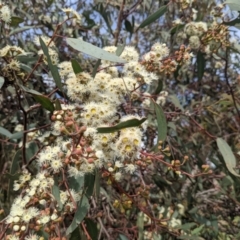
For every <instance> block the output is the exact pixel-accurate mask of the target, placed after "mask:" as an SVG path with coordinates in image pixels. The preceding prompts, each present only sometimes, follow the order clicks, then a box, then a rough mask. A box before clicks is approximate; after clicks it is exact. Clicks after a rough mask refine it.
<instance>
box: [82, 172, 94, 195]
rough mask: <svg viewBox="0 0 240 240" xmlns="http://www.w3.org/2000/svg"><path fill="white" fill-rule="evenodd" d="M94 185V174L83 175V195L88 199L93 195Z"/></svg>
mask: <svg viewBox="0 0 240 240" xmlns="http://www.w3.org/2000/svg"><path fill="white" fill-rule="evenodd" d="M94 184H95V175H94V174H90V173H89V174H85V176H84V190H85V195H86V196H87V197H88V198H90V197H91V196H92V195H93V190H94Z"/></svg>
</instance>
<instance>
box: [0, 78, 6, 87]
mask: <svg viewBox="0 0 240 240" xmlns="http://www.w3.org/2000/svg"><path fill="white" fill-rule="evenodd" d="M4 82H5V79H4V78H3V77H0V89H1V88H2V86H3V84H4Z"/></svg>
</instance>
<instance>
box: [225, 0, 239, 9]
mask: <svg viewBox="0 0 240 240" xmlns="http://www.w3.org/2000/svg"><path fill="white" fill-rule="evenodd" d="M225 3H226V4H227V5H228V6H229V7H230V9H231V10H232V11H240V2H239V0H227V1H226V2H225Z"/></svg>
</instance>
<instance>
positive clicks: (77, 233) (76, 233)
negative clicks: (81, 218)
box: [69, 228, 82, 240]
mask: <svg viewBox="0 0 240 240" xmlns="http://www.w3.org/2000/svg"><path fill="white" fill-rule="evenodd" d="M80 239H81V234H80V231H79V228H76V229H75V230H74V231H73V232H72V234H71V237H70V238H69V240H80ZM81 240H82V239H81Z"/></svg>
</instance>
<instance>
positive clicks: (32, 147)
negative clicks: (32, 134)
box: [26, 142, 38, 162]
mask: <svg viewBox="0 0 240 240" xmlns="http://www.w3.org/2000/svg"><path fill="white" fill-rule="evenodd" d="M37 151H38V145H37V143H36V142H30V144H29V146H28V148H27V149H26V158H27V162H28V161H29V160H30V159H31V158H32V157H33V156H34V155H35V154H36V153H37Z"/></svg>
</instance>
